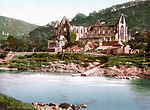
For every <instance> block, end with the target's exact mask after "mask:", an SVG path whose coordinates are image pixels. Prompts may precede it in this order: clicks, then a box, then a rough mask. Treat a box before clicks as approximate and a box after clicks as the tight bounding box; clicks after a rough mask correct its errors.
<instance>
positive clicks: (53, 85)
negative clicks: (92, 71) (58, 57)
mask: <svg viewBox="0 0 150 110" xmlns="http://www.w3.org/2000/svg"><path fill="white" fill-rule="evenodd" d="M0 92H1V93H4V94H6V95H9V96H11V97H14V98H16V99H18V100H21V101H23V102H28V103H31V102H45V103H50V102H54V103H62V102H68V103H73V104H82V103H84V104H87V105H88V107H87V108H86V109H85V110H150V80H148V79H147V80H146V79H145V80H143V79H139V80H134V81H129V80H120V79H113V78H106V77H79V76H78V77H71V76H69V75H58V74H57V75H54V74H46V73H36V74H35V73H34V74H31V73H24V74H22V73H21V74H7V73H0Z"/></svg>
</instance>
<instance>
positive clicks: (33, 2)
mask: <svg viewBox="0 0 150 110" xmlns="http://www.w3.org/2000/svg"><path fill="white" fill-rule="evenodd" d="M127 1H130V0H0V16H6V17H12V18H16V19H20V20H24V21H26V22H29V23H35V24H37V25H45V24H47V23H49V22H51V21H56V20H61V19H62V17H63V16H66V17H67V18H69V19H72V18H73V17H74V16H75V15H76V14H77V13H78V12H80V13H84V14H85V15H88V14H89V13H91V12H93V11H97V12H98V11H99V10H101V9H105V8H107V7H110V6H113V5H116V4H121V3H124V2H127Z"/></svg>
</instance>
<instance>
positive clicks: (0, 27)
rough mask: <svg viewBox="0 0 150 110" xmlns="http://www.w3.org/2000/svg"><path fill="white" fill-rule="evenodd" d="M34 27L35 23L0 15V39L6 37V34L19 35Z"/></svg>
mask: <svg viewBox="0 0 150 110" xmlns="http://www.w3.org/2000/svg"><path fill="white" fill-rule="evenodd" d="M36 27H37V25H34V24H30V23H27V22H25V21H21V20H17V19H13V18H8V17H4V16H0V39H6V38H7V36H8V35H13V36H15V37H20V36H21V35H23V34H26V33H29V32H30V31H32V30H33V29H35V28H36Z"/></svg>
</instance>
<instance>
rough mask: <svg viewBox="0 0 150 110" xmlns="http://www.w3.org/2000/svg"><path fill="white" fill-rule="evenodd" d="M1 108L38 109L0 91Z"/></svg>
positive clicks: (2, 109) (3, 109)
mask: <svg viewBox="0 0 150 110" xmlns="http://www.w3.org/2000/svg"><path fill="white" fill-rule="evenodd" d="M0 110H36V109H34V108H33V107H32V105H31V104H28V103H23V102H21V101H19V100H16V99H14V98H12V97H9V96H6V95H4V94H1V93H0Z"/></svg>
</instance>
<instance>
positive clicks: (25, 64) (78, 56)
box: [9, 53, 108, 70]
mask: <svg viewBox="0 0 150 110" xmlns="http://www.w3.org/2000/svg"><path fill="white" fill-rule="evenodd" d="M53 61H64V62H63V63H64V64H70V63H76V64H81V63H82V62H83V63H89V62H90V63H91V62H99V63H100V64H103V63H105V62H107V61H108V57H106V56H100V57H96V56H90V55H85V54H82V53H59V54H56V55H51V54H48V53H44V54H32V55H25V56H20V57H18V58H17V59H15V60H12V61H10V62H9V67H10V68H18V69H19V70H28V69H29V70H38V69H39V68H40V67H41V66H42V65H45V66H46V65H48V63H49V62H53ZM81 66H82V65H81ZM84 66H85V65H84Z"/></svg>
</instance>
